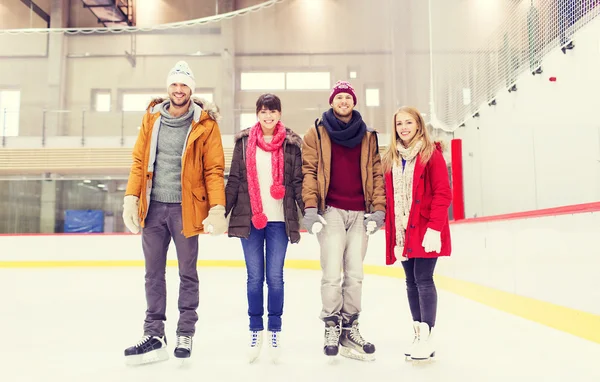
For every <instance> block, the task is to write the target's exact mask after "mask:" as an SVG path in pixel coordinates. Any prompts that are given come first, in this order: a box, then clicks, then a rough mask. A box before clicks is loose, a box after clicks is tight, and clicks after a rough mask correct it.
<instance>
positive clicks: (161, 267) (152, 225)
mask: <svg viewBox="0 0 600 382" xmlns="http://www.w3.org/2000/svg"><path fill="white" fill-rule="evenodd" d="M182 229H183V222H182V218H181V204H180V203H161V202H157V201H154V200H153V201H152V202H151V203H150V208H149V210H148V215H147V216H146V222H145V227H144V228H143V229H142V248H143V250H144V259H145V264H146V303H147V310H146V319H145V321H144V334H145V335H153V336H164V334H165V324H164V321H166V319H167V317H166V310H167V285H166V281H165V274H166V266H167V250H168V249H169V244H170V242H171V238H173V241H174V242H175V248H176V250H177V261H178V263H179V280H180V282H179V302H178V306H179V321H178V323H177V335H182V336H193V335H194V333H195V328H196V322H197V321H198V313H197V312H196V310H197V309H198V305H199V299H200V297H199V292H198V270H197V261H198V236H192V237H190V238H186V237H185V236H183V234H182V233H181V231H182Z"/></svg>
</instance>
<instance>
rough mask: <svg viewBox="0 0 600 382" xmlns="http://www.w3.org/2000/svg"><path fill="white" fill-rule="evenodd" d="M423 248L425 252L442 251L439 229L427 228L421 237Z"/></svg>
mask: <svg viewBox="0 0 600 382" xmlns="http://www.w3.org/2000/svg"><path fill="white" fill-rule="evenodd" d="M421 245H422V246H423V248H425V252H437V253H440V252H441V251H442V236H441V233H440V232H439V231H436V230H433V229H431V228H427V231H425V236H424V237H423V243H422V244H421Z"/></svg>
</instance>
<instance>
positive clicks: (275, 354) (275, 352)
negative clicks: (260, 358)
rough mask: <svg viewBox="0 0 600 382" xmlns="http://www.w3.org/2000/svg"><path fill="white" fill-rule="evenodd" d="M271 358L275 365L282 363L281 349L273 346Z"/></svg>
mask: <svg viewBox="0 0 600 382" xmlns="http://www.w3.org/2000/svg"><path fill="white" fill-rule="evenodd" d="M269 358H270V359H271V362H272V363H273V364H274V365H279V364H281V351H280V350H279V349H273V348H271V351H270V354H269Z"/></svg>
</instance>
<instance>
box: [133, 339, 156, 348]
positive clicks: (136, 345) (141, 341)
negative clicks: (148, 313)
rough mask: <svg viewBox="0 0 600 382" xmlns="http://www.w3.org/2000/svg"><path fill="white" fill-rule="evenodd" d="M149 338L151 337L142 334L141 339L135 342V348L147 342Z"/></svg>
mask: <svg viewBox="0 0 600 382" xmlns="http://www.w3.org/2000/svg"><path fill="white" fill-rule="evenodd" d="M150 338H152V336H143V337H142V339H141V340H140V341H139V342H138V343H137V344H135V347H136V348H137V347H140V346H142V345H143V344H145V343H146V342H148V341H149V340H150Z"/></svg>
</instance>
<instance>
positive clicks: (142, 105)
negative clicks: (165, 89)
mask: <svg viewBox="0 0 600 382" xmlns="http://www.w3.org/2000/svg"><path fill="white" fill-rule="evenodd" d="M164 97H166V93H158V92H157V93H142V92H127V93H123V104H122V108H121V109H122V110H123V111H145V110H146V109H147V108H148V105H149V104H150V101H152V100H153V99H154V98H164ZM192 97H198V98H203V99H205V100H207V101H209V102H213V94H212V93H194V94H192Z"/></svg>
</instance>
